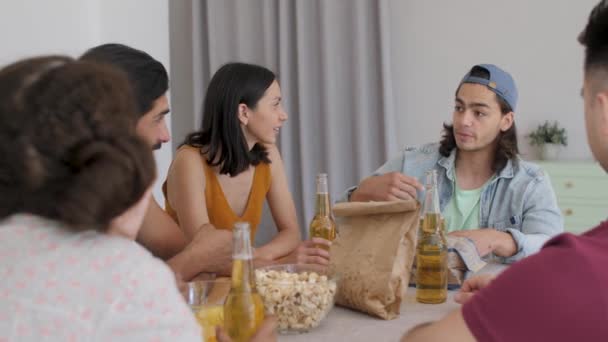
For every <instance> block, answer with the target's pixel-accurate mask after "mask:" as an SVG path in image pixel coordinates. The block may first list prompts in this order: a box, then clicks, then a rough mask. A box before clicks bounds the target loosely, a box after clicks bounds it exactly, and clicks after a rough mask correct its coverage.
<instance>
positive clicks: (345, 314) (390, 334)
mask: <svg viewBox="0 0 608 342" xmlns="http://www.w3.org/2000/svg"><path fill="white" fill-rule="evenodd" d="M504 268H506V266H504V265H498V264H488V265H487V266H486V267H484V268H483V269H481V270H480V271H479V272H477V274H482V273H500V272H501V271H502V270H503V269H504ZM455 293H456V291H448V299H447V301H446V302H444V303H442V304H421V303H418V302H416V289H415V288H412V287H410V288H408V290H407V292H406V297H405V300H404V301H403V302H402V303H401V315H400V316H399V317H397V318H396V319H393V320H390V321H385V320H382V319H379V318H374V317H372V316H369V315H366V314H363V313H360V312H357V311H353V310H349V309H346V308H343V307H339V306H336V307H334V308H333V309H332V310H331V312H330V313H329V315H328V316H327V317H326V318H325V320H324V321H323V322H321V325H320V326H318V327H317V328H316V329H314V330H312V331H310V332H308V333H305V334H299V335H279V341H284V342H297V341H328V342H329V341H353V342H356V341H365V342H370V341H371V342H376V341H377V342H380V341H398V340H399V338H401V336H402V335H403V334H404V333H405V332H406V331H408V330H409V329H411V328H412V327H414V326H416V325H418V324H420V323H424V322H429V321H435V320H438V319H440V318H441V317H443V316H444V315H445V314H447V313H448V312H450V311H452V310H454V309H456V308H458V307H460V304H457V303H455V302H454V300H453V296H454V294H455Z"/></svg>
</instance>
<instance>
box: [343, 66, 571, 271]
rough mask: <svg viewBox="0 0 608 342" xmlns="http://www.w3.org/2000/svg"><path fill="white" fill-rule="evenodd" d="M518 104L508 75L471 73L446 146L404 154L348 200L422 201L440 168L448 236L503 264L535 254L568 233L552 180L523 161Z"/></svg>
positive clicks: (484, 69)
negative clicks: (427, 181)
mask: <svg viewBox="0 0 608 342" xmlns="http://www.w3.org/2000/svg"><path fill="white" fill-rule="evenodd" d="M517 98H518V93H517V87H516V86H515V81H514V80H513V78H512V77H511V75H510V74H509V73H507V72H506V71H504V70H502V69H501V68H499V67H497V66H495V65H492V64H479V65H475V66H473V67H472V68H471V69H470V70H469V71H468V72H467V73H466V75H465V76H464V78H463V79H462V81H461V82H460V84H459V85H458V87H457V89H456V96H455V99H454V112H453V115H452V124H449V125H448V124H444V125H443V126H444V132H443V137H442V139H441V141H440V142H439V143H434V144H427V145H423V146H420V147H416V148H406V149H405V150H404V151H403V152H402V153H401V154H400V155H399V156H398V157H396V158H394V159H392V160H389V161H388V162H387V163H385V164H384V165H382V166H381V167H380V168H379V169H378V170H376V171H375V172H374V174H373V175H372V176H370V177H368V178H365V179H363V180H362V181H361V183H360V184H359V185H358V186H356V187H352V188H350V189H348V190H347V191H346V193H345V194H344V196H343V200H347V199H348V200H349V201H391V200H400V199H409V198H415V199H416V198H417V199H422V198H423V197H422V193H421V192H422V191H423V190H424V189H423V186H422V184H421V182H422V180H423V179H424V173H425V172H426V171H427V170H431V169H435V170H437V174H438V187H439V189H438V190H439V205H440V208H441V212H442V213H443V215H444V217H445V218H446V221H447V227H446V228H447V231H448V233H449V234H451V235H454V236H463V237H467V238H469V239H470V240H472V241H473V242H474V243H475V246H476V247H477V251H478V252H479V254H480V256H482V257H483V256H490V255H494V256H495V257H496V258H497V259H498V261H500V262H503V263H511V262H514V261H517V260H520V259H522V258H524V257H526V256H529V255H531V254H534V253H536V252H537V251H539V250H540V248H541V246H542V245H543V244H544V243H545V242H546V241H547V240H548V239H549V238H550V237H552V236H554V235H557V234H559V233H560V232H562V231H563V218H562V216H561V213H560V211H559V208H558V206H557V201H556V198H555V193H554V191H553V188H552V187H551V183H550V182H549V179H548V177H547V176H546V175H545V174H544V173H543V171H542V170H541V169H540V168H539V167H538V166H536V165H534V164H532V163H529V162H526V161H523V160H521V159H520V157H519V155H518V153H519V150H518V147H517V135H516V131H515V122H514V119H515V109H516V107H517Z"/></svg>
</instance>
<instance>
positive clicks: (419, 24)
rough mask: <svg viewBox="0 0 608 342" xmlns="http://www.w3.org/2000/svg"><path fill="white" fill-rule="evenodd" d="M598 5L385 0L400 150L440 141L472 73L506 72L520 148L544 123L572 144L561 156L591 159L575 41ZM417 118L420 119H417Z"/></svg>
mask: <svg viewBox="0 0 608 342" xmlns="http://www.w3.org/2000/svg"><path fill="white" fill-rule="evenodd" d="M596 3H597V0H577V1H571V0H536V1H529V0H511V1H495V0H490V1H488V0H464V1H449V0H445V1H436V0H435V1H430V0H412V1H402V0H390V6H391V27H392V31H391V34H392V37H391V42H392V44H391V45H392V56H391V57H392V70H393V71H394V72H395V75H394V76H395V78H394V80H393V82H394V90H393V93H394V94H398V95H396V96H395V97H396V106H395V108H397V117H398V120H399V121H398V129H399V131H398V141H399V144H400V145H401V146H403V145H416V144H420V143H421V142H430V141H437V140H438V139H439V136H440V129H441V123H442V122H444V121H450V120H451V115H452V107H453V99H454V91H455V89H456V87H457V86H458V82H459V81H460V79H461V78H462V77H463V76H464V74H465V73H466V72H467V71H468V70H469V69H470V67H471V66H473V65H474V64H478V63H493V64H497V65H499V66H502V67H504V68H505V69H506V70H508V71H509V72H510V73H511V74H512V75H513V77H514V78H515V81H516V83H517V85H518V88H519V94H520V97H519V103H518V108H517V112H516V116H515V122H516V124H517V129H518V133H519V134H518V135H519V139H520V147H521V148H522V150H523V152H524V154H527V155H525V157H526V158H534V156H535V153H534V152H533V151H531V150H530V149H529V146H528V142H527V139H526V138H525V137H524V135H526V134H527V133H528V132H529V131H530V130H532V129H534V128H535V127H536V125H538V124H539V123H541V122H543V121H544V120H547V119H549V120H558V121H559V123H560V124H561V125H563V126H564V127H565V128H566V129H567V133H568V138H569V139H568V140H569V144H568V147H567V148H566V149H565V150H564V151H563V153H562V156H563V157H564V158H567V159H591V158H592V156H591V152H590V150H589V148H588V147H587V140H586V136H585V129H584V118H583V110H582V108H583V107H582V106H583V105H582V100H581V98H580V96H579V93H580V88H581V86H582V59H583V49H582V47H581V46H580V45H579V44H578V43H577V41H576V37H577V35H578V34H579V32H580V31H581V30H582V29H583V27H584V25H585V23H586V21H587V16H588V14H589V12H590V11H591V9H592V8H593V6H594V5H595V4H596ZM420 118H424V119H423V120H420Z"/></svg>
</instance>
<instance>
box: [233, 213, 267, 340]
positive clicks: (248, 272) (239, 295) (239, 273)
mask: <svg viewBox="0 0 608 342" xmlns="http://www.w3.org/2000/svg"><path fill="white" fill-rule="evenodd" d="M252 258H253V251H252V247H251V237H250V228H249V223H245V222H237V223H236V224H235V225H234V229H233V252H232V284H231V287H230V292H229V293H228V297H227V298H226V303H225V304H224V327H225V329H226V332H227V333H228V335H230V337H231V338H232V341H234V342H242V341H249V339H250V338H251V336H253V334H255V332H256V330H257V329H258V327H259V326H260V324H261V323H262V321H263V320H264V304H263V302H262V298H261V297H260V294H259V293H257V290H256V288H255V279H254V276H255V275H254V270H253V261H252Z"/></svg>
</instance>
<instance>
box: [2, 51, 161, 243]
mask: <svg viewBox="0 0 608 342" xmlns="http://www.w3.org/2000/svg"><path fill="white" fill-rule="evenodd" d="M137 118H138V114H137V112H136V110H135V104H134V102H133V96H132V93H131V88H130V86H129V83H128V80H127V79H126V77H125V75H124V74H123V73H121V72H119V71H118V70H115V69H114V68H112V67H109V66H104V65H98V64H94V63H89V62H77V61H74V60H72V59H70V58H68V57H61V56H50V57H39V58H32V59H27V60H23V61H21V62H17V63H14V64H11V65H9V66H7V67H5V68H3V69H1V70H0V155H1V156H2V158H0V194H2V196H0V219H2V218H5V217H7V216H10V215H12V214H16V213H30V214H35V215H38V216H42V217H46V218H49V219H53V220H57V221H61V222H64V223H67V224H68V227H70V228H71V229H74V230H84V229H97V230H99V231H105V230H106V229H107V228H108V224H109V222H110V221H111V220H112V219H113V218H114V217H116V216H118V215H119V214H121V213H123V212H124V211H125V210H127V209H128V208H129V207H131V206H132V205H133V204H135V203H136V202H137V201H138V200H139V199H140V198H141V197H142V195H143V194H144V193H145V191H146V190H147V189H148V188H149V186H150V185H151V183H152V181H153V180H154V177H155V164H154V159H153V156H152V152H151V151H150V149H149V147H148V146H147V145H146V144H145V142H143V141H142V140H140V139H139V138H138V137H136V135H135V131H134V126H135V124H134V123H135V121H136V120H137Z"/></svg>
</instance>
